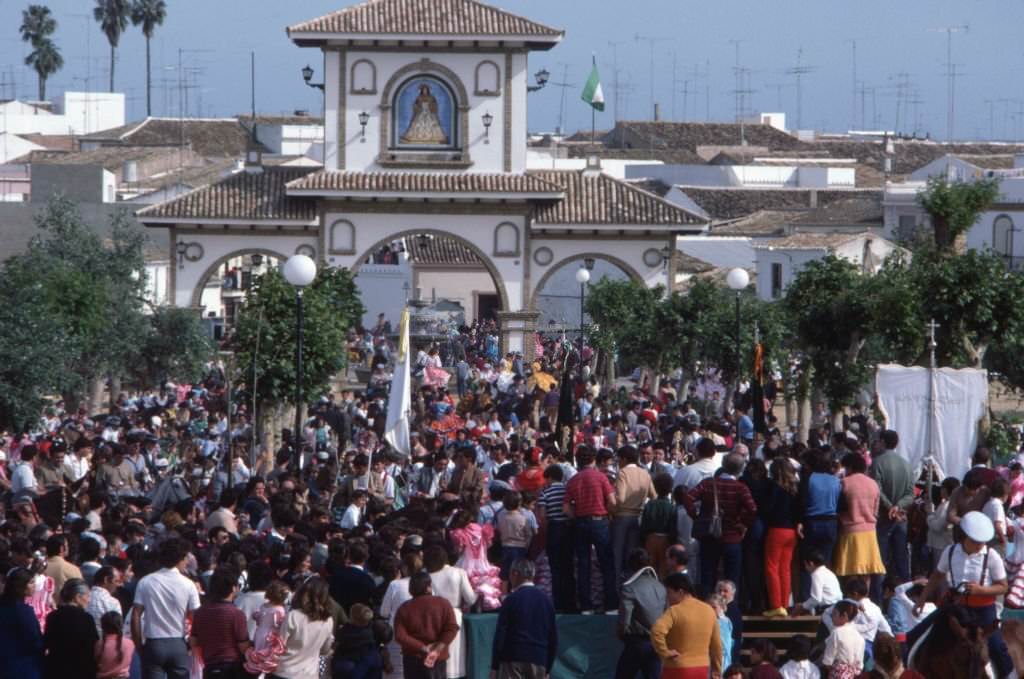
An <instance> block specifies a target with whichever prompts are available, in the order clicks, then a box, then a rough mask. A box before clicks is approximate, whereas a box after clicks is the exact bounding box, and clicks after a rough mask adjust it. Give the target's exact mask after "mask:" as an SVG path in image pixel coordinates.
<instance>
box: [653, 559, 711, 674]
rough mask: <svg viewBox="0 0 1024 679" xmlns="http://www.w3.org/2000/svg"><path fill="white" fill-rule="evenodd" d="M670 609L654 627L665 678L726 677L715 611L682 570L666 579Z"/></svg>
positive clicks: (655, 643) (655, 646) (655, 648)
mask: <svg viewBox="0 0 1024 679" xmlns="http://www.w3.org/2000/svg"><path fill="white" fill-rule="evenodd" d="M665 590H666V593H667V595H668V603H669V608H668V610H667V611H665V613H664V615H662V616H661V617H660V618H658V621H657V622H656V623H654V627H652V628H651V644H652V645H653V646H654V650H655V652H657V654H658V655H659V656H661V660H662V665H663V669H662V671H661V677H662V679H706V677H707V676H708V671H709V670H710V671H711V676H712V677H713V678H714V679H718V678H719V677H721V676H722V638H721V637H720V636H719V633H718V620H717V618H716V617H715V611H714V609H712V608H711V607H710V606H708V605H707V604H706V603H704V602H703V601H701V600H700V599H698V598H696V597H695V596H694V588H693V583H691V582H690V578H688V577H687V576H686V575H684V574H682V573H672V574H671V575H669V576H668V577H667V578H665Z"/></svg>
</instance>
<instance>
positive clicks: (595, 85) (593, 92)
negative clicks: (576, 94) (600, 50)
mask: <svg viewBox="0 0 1024 679" xmlns="http://www.w3.org/2000/svg"><path fill="white" fill-rule="evenodd" d="M580 98H581V99H583V101H585V102H587V103H588V104H590V105H591V106H592V107H593V108H594V110H596V111H603V110H604V90H602V89H601V76H600V75H598V73H597V58H596V57H595V58H594V67H593V68H592V69H591V70H590V77H589V78H587V84H586V85H584V87H583V94H582V95H580Z"/></svg>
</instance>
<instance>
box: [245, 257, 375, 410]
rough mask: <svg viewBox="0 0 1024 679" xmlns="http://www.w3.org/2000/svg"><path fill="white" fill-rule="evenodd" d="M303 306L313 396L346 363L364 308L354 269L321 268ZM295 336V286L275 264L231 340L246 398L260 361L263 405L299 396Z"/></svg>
mask: <svg viewBox="0 0 1024 679" xmlns="http://www.w3.org/2000/svg"><path fill="white" fill-rule="evenodd" d="M303 311H304V325H305V328H304V330H305V331H304V333H303V344H302V348H303V351H302V382H303V391H304V396H305V398H306V399H307V400H310V401H311V400H313V399H315V398H317V397H319V396H320V395H322V394H323V393H324V392H326V391H327V389H328V387H329V384H330V380H331V379H332V378H333V377H334V376H335V375H337V374H338V372H339V371H341V370H342V369H343V368H344V367H345V364H346V360H347V358H348V354H347V342H346V340H347V335H348V330H349V328H353V327H355V326H356V325H358V324H359V322H360V321H361V319H362V316H363V313H364V309H363V304H362V302H361V301H360V299H359V291H358V289H357V288H356V284H355V278H354V277H353V275H352V272H351V271H349V270H347V269H341V268H335V267H325V268H321V269H320V270H319V271H318V273H317V277H316V280H314V281H313V284H312V285H310V286H309V287H307V288H305V290H304V291H303ZM295 340H296V337H295V288H294V287H292V285H291V284H289V283H288V282H287V281H286V280H285V279H284V276H282V275H281V273H280V271H278V270H277V269H273V270H271V271H269V272H267V273H265V274H263V275H262V276H259V277H258V278H256V279H255V280H254V281H253V286H252V289H251V290H250V292H249V296H248V298H247V299H246V301H245V304H244V305H243V306H242V308H241V309H240V310H239V316H238V323H237V325H236V326H235V331H234V336H233V338H232V340H231V342H230V345H231V347H232V348H233V349H234V351H235V359H236V365H237V366H238V370H239V375H238V376H237V377H236V380H235V381H236V383H237V384H242V385H245V388H246V390H247V391H248V392H249V394H248V396H247V400H251V399H252V389H253V385H252V382H253V372H254V371H253V367H254V366H255V375H256V377H255V379H256V401H257V403H258V407H259V408H260V409H261V410H262V409H263V408H265V407H267V406H268V405H283V404H286V403H291V401H292V400H293V399H294V397H295V344H296V341H295Z"/></svg>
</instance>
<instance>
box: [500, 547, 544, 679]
mask: <svg viewBox="0 0 1024 679" xmlns="http://www.w3.org/2000/svg"><path fill="white" fill-rule="evenodd" d="M534 574H535V569H534V566H533V562H532V561H528V560H526V559H519V560H517V561H515V562H513V564H512V567H511V569H510V574H509V584H510V585H511V587H512V590H513V591H512V593H511V594H509V595H508V596H507V597H505V601H504V602H503V603H502V605H501V610H500V611H498V626H497V628H496V629H495V630H494V650H493V653H492V655H491V679H544V678H545V677H546V676H548V675H549V674H550V673H551V666H552V665H554V664H555V653H556V652H557V650H558V629H557V627H556V626H555V607H554V604H552V603H551V599H550V598H549V597H548V595H547V594H545V593H544V591H543V590H541V589H539V588H538V587H537V586H536V585H534V584H533V577H534Z"/></svg>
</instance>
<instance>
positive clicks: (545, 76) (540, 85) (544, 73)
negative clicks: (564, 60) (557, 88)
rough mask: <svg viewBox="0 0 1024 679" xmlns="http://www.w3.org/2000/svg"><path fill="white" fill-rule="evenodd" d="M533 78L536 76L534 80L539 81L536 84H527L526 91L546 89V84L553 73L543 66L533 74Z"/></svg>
mask: <svg viewBox="0 0 1024 679" xmlns="http://www.w3.org/2000/svg"><path fill="white" fill-rule="evenodd" d="M533 78H534V80H536V81H537V84H536V85H527V86H526V91H527V92H538V91H540V90H542V89H544V86H545V85H547V84H548V80H549V79H550V78H551V74H550V73H549V72H548V69H546V68H542V69H540V70H539V71H537V72H536V73H534V74H533Z"/></svg>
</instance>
